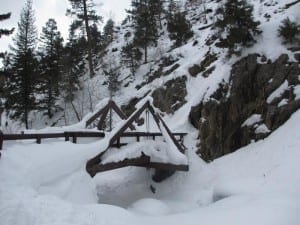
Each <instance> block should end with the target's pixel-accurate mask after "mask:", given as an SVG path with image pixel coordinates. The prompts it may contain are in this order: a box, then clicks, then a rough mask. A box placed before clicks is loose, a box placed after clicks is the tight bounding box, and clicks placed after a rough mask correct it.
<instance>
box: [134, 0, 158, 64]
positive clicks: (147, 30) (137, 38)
mask: <svg viewBox="0 0 300 225" xmlns="http://www.w3.org/2000/svg"><path fill="white" fill-rule="evenodd" d="M132 7H133V9H132V11H131V14H132V17H133V22H134V29H135V32H134V44H135V45H136V46H138V47H141V48H143V50H144V62H145V63H147V57H148V52H147V50H148V46H150V45H156V44H157V38H158V32H157V26H156V20H155V16H154V14H153V12H151V8H150V4H149V0H134V1H132Z"/></svg>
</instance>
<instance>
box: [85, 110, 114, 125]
mask: <svg viewBox="0 0 300 225" xmlns="http://www.w3.org/2000/svg"><path fill="white" fill-rule="evenodd" d="M107 108H108V104H107V105H106V106H104V107H103V108H101V109H99V111H98V112H97V113H95V114H94V115H93V116H92V117H91V118H90V119H88V120H87V121H86V123H85V127H88V126H89V125H91V123H92V122H94V121H95V120H96V119H97V118H98V117H99V116H100V115H101V114H103V113H104V112H105V111H106V110H107Z"/></svg>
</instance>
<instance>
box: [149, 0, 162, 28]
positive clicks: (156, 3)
mask: <svg viewBox="0 0 300 225" xmlns="http://www.w3.org/2000/svg"><path fill="white" fill-rule="evenodd" d="M164 2H165V1H164V0H149V7H150V12H152V13H153V15H154V17H157V18H156V20H157V21H158V22H159V27H160V29H162V14H163V13H164Z"/></svg>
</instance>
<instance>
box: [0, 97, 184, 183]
mask: <svg viewBox="0 0 300 225" xmlns="http://www.w3.org/2000/svg"><path fill="white" fill-rule="evenodd" d="M112 111H115V112H116V113H117V115H118V116H119V117H120V118H121V119H122V120H123V124H122V126H120V128H119V129H115V130H112V131H111V133H110V135H109V137H105V133H104V132H103V131H65V132H57V133H28V134H24V133H22V134H3V133H2V132H1V131H0V150H1V149H2V148H3V142H4V141H8V140H29V139H33V140H36V143H37V144H41V142H42V140H43V139H51V138H64V140H65V141H70V139H72V142H73V143H77V139H78V138H109V141H108V145H107V146H106V148H105V149H104V151H101V152H100V153H99V154H98V155H96V156H95V157H93V158H92V159H90V160H89V161H88V162H87V164H86V170H87V172H88V173H89V174H90V175H91V176H92V177H93V176H95V175H96V174H97V173H98V172H103V171H107V170H112V169H117V168H122V167H126V166H137V167H145V168H154V169H155V174H154V176H153V180H155V181H161V180H163V179H165V178H167V177H169V176H171V175H172V174H173V173H174V172H175V171H177V170H179V171H188V164H187V160H186V157H185V155H184V152H185V149H186V148H185V146H184V145H183V139H184V136H185V135H187V134H186V133H172V132H171V131H170V129H169V128H168V127H167V125H166V123H165V122H164V121H163V120H162V118H161V117H160V115H159V113H158V112H157V111H156V110H155V108H154V107H153V106H152V104H151V102H150V101H149V100H148V101H146V102H145V103H144V104H143V105H142V106H141V107H140V108H139V109H137V110H136V111H135V112H134V113H133V114H132V115H131V116H130V117H129V118H127V117H126V116H125V114H124V113H123V112H122V111H121V109H120V108H119V107H118V106H117V105H116V104H115V102H113V101H111V100H110V101H109V102H108V104H106V105H105V106H104V107H102V108H101V109H99V110H98V111H97V112H96V113H94V114H93V115H92V116H91V117H90V118H89V119H88V120H87V121H86V127H88V126H90V125H91V124H93V123H94V124H95V121H97V120H98V122H97V123H96V126H97V128H98V129H101V128H102V127H103V124H104V123H105V118H106V117H107V115H108V113H109V112H112ZM142 113H146V117H147V116H148V117H149V114H151V115H152V117H153V119H154V121H155V123H156V125H157V127H158V129H159V130H160V132H149V131H138V130H137V128H138V126H136V124H134V123H135V121H137V120H140V117H141V115H142ZM125 119H126V120H125ZM146 123H147V120H146ZM128 138H132V139H133V141H132V142H131V143H137V142H140V143H144V142H145V141H147V140H152V141H157V139H158V138H160V139H162V138H163V139H164V142H163V143H164V148H166V149H158V150H157V151H158V153H157V154H160V153H159V151H167V150H168V149H169V148H170V149H173V150H174V149H175V151H173V154H174V155H177V157H179V158H181V161H178V162H172V161H154V160H153V159H152V158H151V155H149V153H147V151H145V150H146V149H147V148H149V146H147V144H148V142H145V143H146V144H145V146H144V147H145V150H144V151H140V153H139V155H138V156H136V157H125V158H123V159H121V160H119V161H117V162H105V163H103V158H105V157H106V155H107V154H108V152H110V150H111V149H113V148H118V149H119V152H121V151H124V148H126V147H127V148H129V149H127V150H130V148H131V147H132V145H131V143H128V140H127V141H124V140H123V139H128ZM170 146H171V147H170ZM170 149H169V150H170ZM147 154H148V155H147ZM168 154H171V153H170V152H168ZM0 156H1V151H0Z"/></svg>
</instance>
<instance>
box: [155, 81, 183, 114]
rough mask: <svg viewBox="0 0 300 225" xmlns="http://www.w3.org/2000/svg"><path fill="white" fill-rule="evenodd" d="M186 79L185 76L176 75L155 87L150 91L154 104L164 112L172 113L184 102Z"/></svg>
mask: <svg viewBox="0 0 300 225" xmlns="http://www.w3.org/2000/svg"><path fill="white" fill-rule="evenodd" d="M186 80H187V78H186V76H183V77H178V78H176V79H174V80H169V81H168V82H166V83H165V85H164V86H163V87H160V88H158V89H156V90H155V91H154V92H153V93H152V97H153V104H154V106H155V107H157V108H159V109H160V110H161V111H163V112H166V113H174V112H175V111H176V110H177V109H179V108H180V107H181V106H182V105H183V104H184V103H185V102H186V101H185V96H186V95H187V90H186Z"/></svg>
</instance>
